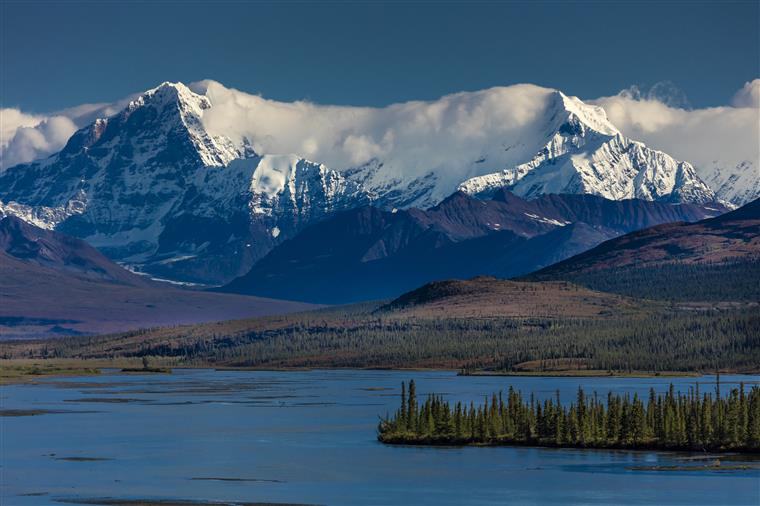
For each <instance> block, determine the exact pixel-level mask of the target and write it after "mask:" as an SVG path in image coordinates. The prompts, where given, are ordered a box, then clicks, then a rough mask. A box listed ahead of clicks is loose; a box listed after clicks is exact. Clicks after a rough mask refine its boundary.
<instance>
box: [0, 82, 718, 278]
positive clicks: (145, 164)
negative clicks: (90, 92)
mask: <svg viewBox="0 0 760 506" xmlns="http://www.w3.org/2000/svg"><path fill="white" fill-rule="evenodd" d="M547 93H548V95H547V96H546V101H545V109H544V110H543V111H542V112H541V113H540V114H537V116H536V118H537V119H536V120H535V121H533V122H532V123H531V124H530V126H529V127H526V129H524V131H522V132H521V133H520V135H518V136H517V137H516V138H515V139H503V140H501V141H500V142H499V143H493V142H492V140H489V141H488V142H485V141H484V142H485V144H484V145H483V146H482V150H481V151H482V153H483V154H482V156H480V157H479V158H478V159H477V160H474V161H473V162H472V163H471V164H470V165H469V166H467V167H462V169H461V171H454V172H452V171H448V172H447V171H442V170H436V169H435V167H431V170H430V171H428V172H425V171H423V172H421V173H420V172H419V171H408V172H409V174H408V175H405V174H407V171H405V170H404V167H399V166H398V164H396V165H395V166H391V165H390V164H386V163H385V162H384V161H383V160H380V159H373V160H371V161H369V162H367V163H365V164H362V165H360V166H358V167H330V168H329V167H326V166H325V165H323V164H320V163H315V162H312V161H309V160H307V159H305V158H303V157H301V156H299V155H298V154H269V153H257V152H255V150H254V149H253V147H252V146H253V145H254V143H253V142H251V141H250V140H248V139H242V140H239V139H238V140H235V141H232V140H231V139H230V138H228V137H226V136H224V135H212V134H210V133H209V131H208V129H207V128H206V126H205V125H204V121H203V117H204V114H205V113H206V112H207V111H208V110H209V109H211V108H212V107H213V104H212V103H211V101H210V100H209V98H208V97H206V96H204V95H201V94H197V93H194V92H193V91H191V90H190V89H189V88H187V87H186V86H184V85H182V84H180V83H164V84H162V85H161V86H159V87H157V88H155V89H153V90H150V91H148V92H146V93H144V94H142V95H141V96H139V97H138V98H137V99H135V100H133V101H132V102H130V103H129V105H128V106H127V107H126V108H125V109H124V110H122V111H121V112H120V113H118V114H117V115H115V116H113V117H110V118H102V119H98V120H96V121H95V122H93V123H92V124H91V125H89V126H88V127H86V128H84V129H82V130H80V131H78V132H77V133H76V134H75V135H74V136H72V138H71V139H70V140H69V142H68V144H67V145H66V147H65V148H64V149H63V150H62V151H61V152H59V153H57V154H55V155H53V156H51V157H50V158H48V159H45V160H40V161H36V162H33V163H29V164H24V165H19V166H15V167H11V168H9V169H8V170H6V171H5V172H3V173H2V174H0V215H4V214H12V215H16V216H19V217H21V218H22V219H25V220H27V221H30V222H31V223H34V224H36V225H39V226H42V227H44V228H49V229H56V230H60V231H62V232H65V233H68V234H71V235H75V236H77V237H80V238H83V239H85V240H86V241H87V242H89V243H90V244H92V245H94V246H96V247H97V248H99V249H100V250H101V251H103V252H104V253H106V254H107V255H108V256H110V257H111V258H114V259H116V260H118V261H120V262H122V263H125V264H130V265H133V266H136V268H138V269H141V270H144V271H146V272H149V273H151V274H153V275H155V276H159V277H167V278H172V279H181V280H186V281H196V282H204V283H221V282H225V281H228V280H230V279H232V278H234V277H236V276H239V275H241V274H244V273H246V272H247V271H248V270H249V268H250V267H251V266H252V265H253V264H254V263H255V261H256V260H258V259H260V258H262V257H263V256H265V255H266V254H267V253H268V252H269V251H270V250H271V249H272V248H273V247H274V246H276V245H277V244H279V243H280V242H281V241H282V240H284V239H286V238H289V237H293V236H294V235H295V234H297V233H298V232H299V231H300V230H303V229H304V228H305V227H306V226H308V225H310V224H313V223H315V222H318V221H320V220H322V219H324V218H326V217H328V216H331V215H333V214H335V213H337V212H340V211H344V210H348V209H354V208H357V207H361V206H365V205H368V204H372V205H374V206H377V207H380V208H383V209H387V210H391V209H394V208H400V209H405V208H410V207H413V206H416V207H423V208H424V207H429V206H433V205H436V204H438V203H439V202H441V201H442V200H443V199H444V198H445V197H446V196H447V195H450V194H451V193H452V192H453V191H455V190H456V189H457V188H459V189H461V190H462V191H464V192H467V193H470V194H473V195H476V196H479V197H489V196H491V195H493V194H494V192H495V191H496V190H497V189H499V188H509V189H510V190H511V191H512V192H514V193H515V194H517V195H521V196H525V197H528V198H536V197H538V196H540V195H543V194H548V193H575V194H592V195H599V196H603V197H606V198H609V199H614V200H619V199H626V198H641V199H645V200H654V201H663V202H691V203H701V204H704V203H709V202H711V201H713V200H715V195H714V193H713V192H712V191H711V190H710V189H709V188H708V187H707V186H706V185H705V184H704V183H703V182H702V181H701V180H700V179H699V178H698V177H697V176H696V174H695V173H694V170H693V168H692V167H691V166H690V165H689V164H688V163H685V162H679V161H676V160H674V159H672V158H671V157H669V156H668V155H666V154H665V153H662V152H658V151H654V150H651V149H648V148H646V147H645V146H644V145H643V144H641V143H638V142H635V141H631V140H628V139H626V138H624V137H623V136H622V135H620V133H619V132H618V131H617V129H615V127H614V126H613V125H611V124H610V123H609V122H608V121H607V119H606V116H605V115H604V112H603V111H602V110H601V109H600V108H598V107H594V106H589V105H586V104H584V103H583V102H581V101H580V100H578V99H576V98H571V97H567V96H565V95H563V94H562V93H560V92H547ZM454 99H456V96H455V97H454ZM420 164H421V165H423V166H424V160H423V161H421V162H420ZM716 209H717V207H716Z"/></svg>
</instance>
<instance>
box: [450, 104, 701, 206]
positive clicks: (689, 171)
mask: <svg viewBox="0 0 760 506" xmlns="http://www.w3.org/2000/svg"><path fill="white" fill-rule="evenodd" d="M554 99H555V103H554V104H553V106H552V108H551V110H552V111H553V113H552V120H551V121H550V122H549V124H548V129H547V131H546V136H547V137H550V138H549V141H548V142H547V143H546V145H545V146H544V147H543V148H542V149H541V150H540V151H539V152H538V153H537V154H536V155H535V156H534V157H533V158H532V159H531V160H530V161H528V162H526V163H522V164H519V165H517V166H515V167H509V168H505V169H504V170H503V171H501V172H497V173H493V174H486V175H484V176H478V177H474V178H472V179H469V180H467V181H465V182H463V183H462V184H461V185H460V186H459V189H460V190H461V191H464V192H466V193H470V194H473V195H483V194H486V195H490V194H492V193H493V192H494V191H495V190H497V189H499V188H509V189H510V190H511V191H512V192H513V193H515V194H517V195H520V196H523V197H527V198H535V197H537V196H539V195H544V194H548V193H574V194H582V193H588V194H592V195H598V196H601V197H606V198H609V199H612V200H621V199H631V198H638V199H644V200H655V201H670V202H694V203H706V202H711V201H714V200H715V198H716V197H715V193H714V192H713V191H712V190H711V189H710V187H709V186H708V185H707V184H705V183H704V182H703V181H701V180H700V178H699V177H698V176H697V174H696V172H695V170H694V167H692V166H691V165H690V164H689V163H687V162H680V161H677V160H675V159H673V158H672V157H671V156H669V155H667V154H666V153H663V152H661V151H656V150H653V149H649V148H647V147H646V146H645V145H644V144H643V143H641V142H636V141H632V140H630V139H627V138H626V137H624V136H623V135H622V134H621V133H620V132H618V130H617V129H616V128H615V127H614V126H613V125H612V124H611V123H609V121H607V117H606V115H605V113H604V110H603V109H602V108H601V107H597V106H590V105H586V104H584V103H583V102H581V101H580V100H578V99H577V98H570V97H567V96H565V95H564V94H562V93H561V92H557V93H556V95H555V96H554Z"/></svg>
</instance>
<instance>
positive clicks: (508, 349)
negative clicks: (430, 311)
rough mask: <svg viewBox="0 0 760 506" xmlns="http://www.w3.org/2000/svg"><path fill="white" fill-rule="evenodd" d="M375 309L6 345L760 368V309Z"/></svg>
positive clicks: (30, 351)
mask: <svg viewBox="0 0 760 506" xmlns="http://www.w3.org/2000/svg"><path fill="white" fill-rule="evenodd" d="M376 308H377V306H372V305H367V304H365V305H360V306H356V307H353V308H330V309H327V310H322V311H314V312H310V313H302V314H298V315H288V316H284V317H277V318H274V317H273V318H269V319H259V320H251V323H248V322H245V321H244V322H238V327H237V328H233V327H232V325H233V324H232V323H223V324H215V325H203V326H197V327H179V328H177V329H162V330H160V331H151V330H146V331H137V332H130V333H127V334H119V335H113V336H99V337H73V338H62V339H56V340H50V341H46V342H43V343H36V344H33V345H32V344H26V343H5V344H2V345H0V356H3V357H4V358H34V357H40V358H106V359H107V358H118V357H142V356H149V357H156V359H157V363H159V364H166V365H187V366H233V367H235V366H242V367H441V368H453V369H472V370H478V369H485V370H493V371H532V372H542V371H549V370H552V369H555V368H556V365H557V363H561V364H562V368H564V369H576V370H589V369H592V370H600V371H611V372H625V371H647V372H652V373H658V372H666V371H694V372H705V371H707V372H713V371H715V370H718V369H720V370H734V371H739V372H756V371H757V370H758V367H759V364H760V311H758V308H757V307H756V306H749V307H745V308H740V309H728V310H720V309H709V310H704V309H699V310H688V309H669V308H661V309H654V310H652V311H650V312H648V313H632V314H630V315H628V316H625V317H619V318H608V319H573V318H486V317H484V318H440V317H438V318H408V317H404V318H401V317H395V316H394V315H392V314H388V313H383V312H378V311H377V309H376Z"/></svg>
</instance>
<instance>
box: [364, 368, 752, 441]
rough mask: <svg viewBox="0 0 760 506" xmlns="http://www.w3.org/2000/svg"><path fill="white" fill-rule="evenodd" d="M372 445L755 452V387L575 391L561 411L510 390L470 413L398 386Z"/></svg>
mask: <svg viewBox="0 0 760 506" xmlns="http://www.w3.org/2000/svg"><path fill="white" fill-rule="evenodd" d="M378 439H379V440H380V441H382V442H384V443H396V444H423V445H438V444H455V445H466V444H478V445H535V446H560V447H561V446H568V447H582V448H629V449H637V448H641V449H644V448H647V449H668V450H709V451H724V450H733V451H760V387H758V386H752V387H751V388H750V389H748V390H747V389H745V387H744V384H741V385H740V386H739V387H738V388H732V389H730V391H729V392H728V393H726V394H725V395H723V396H722V395H721V392H720V382H718V386H717V387H716V391H715V393H714V395H713V393H711V392H704V393H701V392H700V390H699V384H697V385H696V386H695V387H694V388H690V389H689V391H688V392H687V393H681V392H675V391H674V388H673V385H672V384H671V385H670V389H669V390H668V391H667V392H666V393H664V394H657V393H655V391H654V389H650V391H649V396H648V398H647V399H642V398H640V397H639V396H638V395H637V394H634V395H633V396H631V395H629V394H623V395H621V394H613V393H612V392H610V393H608V394H607V396H606V398H600V397H598V396H597V394H596V392H594V393H593V394H591V395H587V393H586V392H585V391H584V390H583V389H582V388H579V389H578V393H577V396H576V398H575V399H574V401H573V402H571V403H569V404H563V403H562V402H561V399H560V396H559V391H557V393H556V395H555V397H554V398H549V399H546V400H544V401H543V402H540V401H537V400H535V398H534V396H533V395H532V394H531V396H530V399H527V400H526V399H524V398H523V396H522V394H521V393H520V392H518V391H516V390H514V389H513V388H512V387H510V388H509V391H508V392H507V394H506V398H504V396H503V395H502V392H499V393H494V394H492V395H491V396H490V399H489V397H485V399H484V401H483V403H482V404H481V405H479V406H475V404H474V403H472V402H471V403H470V404H469V405H466V404H463V403H461V402H457V403H456V404H453V405H452V404H450V403H449V402H447V401H446V400H444V399H443V398H442V397H441V396H438V395H430V396H428V397H427V399H425V400H424V401H423V402H419V401H418V400H417V392H416V386H415V383H414V381H410V382H409V389H408V392H407V388H406V384H404V383H402V385H401V406H400V407H399V409H398V410H397V411H396V413H395V414H394V415H393V416H392V417H386V418H384V419H382V420H381V422H380V424H379V426H378Z"/></svg>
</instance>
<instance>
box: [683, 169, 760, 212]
mask: <svg viewBox="0 0 760 506" xmlns="http://www.w3.org/2000/svg"><path fill="white" fill-rule="evenodd" d="M697 174H699V177H700V178H702V180H703V181H704V182H705V183H707V184H708V185H709V186H710V188H712V189H713V190H714V191H715V195H716V196H717V197H718V198H719V199H721V200H724V201H726V202H731V203H732V204H734V205H737V206H742V205H744V204H748V203H750V202H752V201H753V200H755V199H757V198H759V197H760V167H759V166H758V165H757V162H753V161H751V160H742V161H741V162H739V163H737V164H736V165H734V164H729V163H725V162H722V161H717V160H716V161H713V162H712V163H710V164H705V165H703V166H697Z"/></svg>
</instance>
